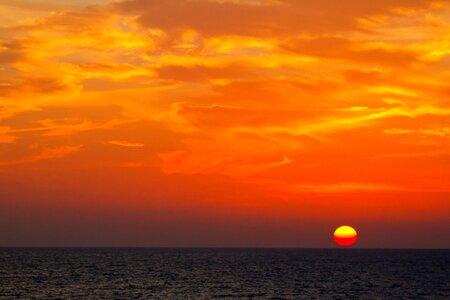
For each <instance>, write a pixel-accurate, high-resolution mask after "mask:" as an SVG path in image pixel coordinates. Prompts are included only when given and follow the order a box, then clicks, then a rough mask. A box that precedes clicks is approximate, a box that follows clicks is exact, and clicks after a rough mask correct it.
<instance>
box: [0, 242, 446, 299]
mask: <svg viewBox="0 0 450 300" xmlns="http://www.w3.org/2000/svg"><path fill="white" fill-rule="evenodd" d="M0 298H1V299H16V298H20V299H27V298H34V299H35V298H47V299H86V298H89V299H130V298H133V299H137V298H141V299H149V298H150V299H216V298H221V299H235V298H241V299H450V250H367V249H124V248H122V249H120V248H118V249H106V248H101V249H68V248H67V249H63V248H55V249H51V248H46V249H37V248H15V249H12V248H3V249H1V248H0Z"/></svg>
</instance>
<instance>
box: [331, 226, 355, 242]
mask: <svg viewBox="0 0 450 300" xmlns="http://www.w3.org/2000/svg"><path fill="white" fill-rule="evenodd" d="M357 238H358V233H357V232H356V230H355V229H354V228H353V227H351V226H347V225H344V226H341V227H338V228H337V229H336V230H335V231H334V240H335V241H336V243H337V244H338V245H339V246H351V245H353V244H354V243H355V242H356V239H357Z"/></svg>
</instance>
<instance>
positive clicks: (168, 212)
mask: <svg viewBox="0 0 450 300" xmlns="http://www.w3.org/2000/svg"><path fill="white" fill-rule="evenodd" d="M0 20H1V21H0V245H11V244H14V245H28V244H30V245H44V244H45V245H47V244H50V245H150V246H151V245H163V246H164V245H169V246H172V245H206V246H208V245H209V246H211V245H212V246H215V245H217V246H229V245H230V246H329V245H332V243H333V241H332V240H330V239H329V232H330V230H333V228H335V227H336V225H339V224H342V223H351V224H355V226H356V227H357V228H358V232H360V233H362V236H363V237H364V239H365V240H364V239H363V238H361V240H359V241H358V245H361V246H367V247H371V246H381V247H387V246H398V247H408V246H420V247H449V246H450V244H449V242H450V241H449V240H448V238H447V239H446V238H444V236H446V234H448V232H449V230H450V218H449V215H450V86H449V82H450V42H449V41H450V2H448V1H434V0H379V1H361V0H342V1H335V0H324V1H306V0H295V1H294V0H248V1H245V0H241V1H239V0H234V1H232V0H221V1H219V0H186V1H182V0H165V1H160V0H126V1H110V2H108V1H100V0H98V1H95V0H92V1H91V0H84V1H55V0H40V1H31V0H14V1H13V0H11V1H10V0H0ZM383 232H384V233H383ZM386 232H389V234H387V233H386ZM300 237H301V238H300Z"/></svg>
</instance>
